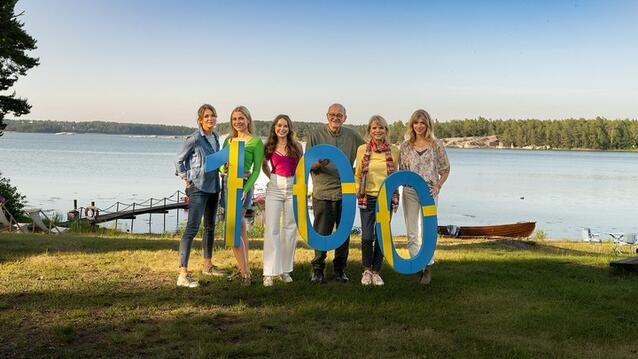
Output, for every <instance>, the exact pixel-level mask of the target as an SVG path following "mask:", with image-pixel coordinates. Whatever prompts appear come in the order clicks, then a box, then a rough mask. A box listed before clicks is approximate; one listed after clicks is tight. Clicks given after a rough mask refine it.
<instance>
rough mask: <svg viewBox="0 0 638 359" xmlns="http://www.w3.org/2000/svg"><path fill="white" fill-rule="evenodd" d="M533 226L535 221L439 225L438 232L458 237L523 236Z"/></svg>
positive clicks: (532, 228) (525, 235) (529, 231)
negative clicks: (479, 224) (486, 224)
mask: <svg viewBox="0 0 638 359" xmlns="http://www.w3.org/2000/svg"><path fill="white" fill-rule="evenodd" d="M534 228H536V222H519V223H511V224H497V225H492V226H439V227H438V233H439V234H440V235H442V236H451V237H459V238H468V237H485V238H525V237H529V236H530V235H531V234H532V232H534Z"/></svg>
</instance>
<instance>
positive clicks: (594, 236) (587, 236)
mask: <svg viewBox="0 0 638 359" xmlns="http://www.w3.org/2000/svg"><path fill="white" fill-rule="evenodd" d="M581 237H582V239H583V241H585V242H590V243H602V240H601V239H600V233H592V232H591V228H588V227H585V228H583V230H582V231H581Z"/></svg>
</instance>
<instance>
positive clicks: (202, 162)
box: [175, 104, 224, 288]
mask: <svg viewBox="0 0 638 359" xmlns="http://www.w3.org/2000/svg"><path fill="white" fill-rule="evenodd" d="M216 123H217V111H215V108H214V107H213V106H211V105H208V104H205V105H202V106H201V107H200V108H199V110H198V111H197V124H198V125H199V130H197V131H195V132H194V133H193V134H191V135H190V136H188V137H187V138H186V142H184V146H183V147H182V150H181V151H180V152H179V153H178V154H177V159H176V160H175V168H176V170H177V175H178V176H179V177H181V178H182V179H183V180H184V182H185V184H186V194H187V195H188V197H189V202H188V209H189V211H188V222H187V224H186V229H185V230H184V234H183V235H182V239H181V241H180V243H179V276H178V277H177V286H179V287H188V288H194V287H197V286H198V285H199V284H198V283H197V281H196V280H194V279H193V278H192V277H191V274H190V273H189V272H188V257H189V255H190V251H191V246H192V245H193V238H194V237H195V235H196V234H197V232H198V231H199V225H200V223H201V221H202V216H204V236H203V239H202V247H203V250H204V268H203V270H202V273H203V274H205V275H212V276H223V275H224V273H223V272H222V271H220V270H219V269H217V267H215V266H214V265H213V263H212V261H211V259H212V256H213V242H214V237H213V236H214V234H215V214H216V213H217V205H218V204H219V192H220V190H221V187H220V183H219V172H218V171H217V170H214V171H211V172H205V168H206V157H207V156H208V155H210V154H213V153H215V152H217V151H219V136H218V135H217V134H216V133H215V132H213V129H214V128H215V125H216Z"/></svg>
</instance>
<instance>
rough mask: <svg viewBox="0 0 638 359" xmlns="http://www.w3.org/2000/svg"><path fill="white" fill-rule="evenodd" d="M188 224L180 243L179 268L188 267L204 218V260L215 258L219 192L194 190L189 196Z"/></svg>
mask: <svg viewBox="0 0 638 359" xmlns="http://www.w3.org/2000/svg"><path fill="white" fill-rule="evenodd" d="M188 200H189V201H188V222H186V229H185V230H184V234H183V235H182V239H181V241H180V242H179V266H180V267H184V268H186V267H188V257H189V256H190V253H191V247H192V246H193V238H195V235H196V234H197V232H198V231H199V225H200V223H201V222H202V216H203V217H204V236H203V238H202V249H203V250H204V259H211V258H212V257H213V244H214V241H215V238H214V236H215V214H216V213H217V205H218V204H219V192H215V193H208V192H202V191H200V190H198V189H194V190H193V191H192V192H191V193H190V195H189V196H188Z"/></svg>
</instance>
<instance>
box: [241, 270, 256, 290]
mask: <svg viewBox="0 0 638 359" xmlns="http://www.w3.org/2000/svg"><path fill="white" fill-rule="evenodd" d="M252 283H253V279H252V276H251V275H250V273H249V274H247V275H244V276H242V278H241V285H242V287H250V285H251V284H252Z"/></svg>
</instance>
